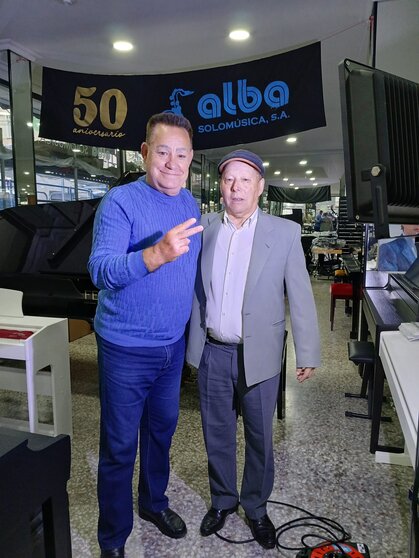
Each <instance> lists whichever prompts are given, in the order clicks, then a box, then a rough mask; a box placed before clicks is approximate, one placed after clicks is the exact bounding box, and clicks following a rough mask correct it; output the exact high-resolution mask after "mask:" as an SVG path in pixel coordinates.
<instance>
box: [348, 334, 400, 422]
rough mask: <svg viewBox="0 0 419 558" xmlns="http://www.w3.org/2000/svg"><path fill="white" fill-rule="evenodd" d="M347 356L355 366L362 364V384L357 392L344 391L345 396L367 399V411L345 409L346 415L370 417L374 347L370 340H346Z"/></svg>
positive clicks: (385, 418) (382, 418) (384, 419)
mask: <svg viewBox="0 0 419 558" xmlns="http://www.w3.org/2000/svg"><path fill="white" fill-rule="evenodd" d="M348 358H349V360H350V361H351V362H353V363H354V364H356V365H357V366H360V365H361V366H362V373H361V377H362V384H361V391H360V392H359V393H348V392H346V393H345V397H352V398H356V399H367V400H368V413H367V414H364V413H353V412H352V411H345V416H346V417H353V418H362V419H370V418H371V417H372V397H371V394H372V387H373V381H374V364H375V349H374V343H372V342H371V341H348ZM381 420H382V421H385V422H387V421H390V420H391V419H390V418H388V417H381Z"/></svg>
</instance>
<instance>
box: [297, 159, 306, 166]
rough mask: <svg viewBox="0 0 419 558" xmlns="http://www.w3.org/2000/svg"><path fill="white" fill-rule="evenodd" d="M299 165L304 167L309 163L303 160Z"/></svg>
mask: <svg viewBox="0 0 419 558" xmlns="http://www.w3.org/2000/svg"><path fill="white" fill-rule="evenodd" d="M298 164H299V165H301V166H302V167H303V166H304V165H306V164H307V161H306V160H305V159H302V160H301V161H300V162H299V163H298Z"/></svg>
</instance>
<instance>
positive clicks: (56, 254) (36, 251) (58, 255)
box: [0, 199, 100, 277]
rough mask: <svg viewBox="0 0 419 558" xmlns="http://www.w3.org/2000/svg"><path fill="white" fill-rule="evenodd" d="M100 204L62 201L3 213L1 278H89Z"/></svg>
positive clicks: (0, 219)
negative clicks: (46, 276) (93, 230)
mask: <svg viewBox="0 0 419 558" xmlns="http://www.w3.org/2000/svg"><path fill="white" fill-rule="evenodd" d="M99 202H100V199H94V200H86V201H74V202H59V203H49V204H42V205H27V206H19V207H12V208H8V209H4V210H3V211H0V253H1V254H2V257H1V259H0V275H1V274H11V273H12V274H13V273H24V274H27V273H31V274H32V273H40V274H45V273H49V274H61V275H76V276H85V277H88V271H87V261H88V258H89V254H90V250H91V243H92V228H93V220H94V215H95V210H96V208H97V206H98V204H99Z"/></svg>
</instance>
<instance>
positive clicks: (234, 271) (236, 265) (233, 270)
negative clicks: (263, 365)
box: [206, 208, 258, 343]
mask: <svg viewBox="0 0 419 558" xmlns="http://www.w3.org/2000/svg"><path fill="white" fill-rule="evenodd" d="M257 218H258V208H256V210H255V211H254V212H253V213H252V215H250V217H248V218H247V219H246V221H245V222H244V223H243V224H242V225H241V227H240V228H239V229H237V228H236V227H235V225H234V224H233V223H232V221H231V219H229V217H228V215H227V213H224V219H223V222H222V224H221V227H220V230H219V232H218V236H217V241H216V245H215V252H214V261H213V265H212V273H211V283H210V291H209V293H208V297H207V316H206V323H207V328H208V334H209V335H211V337H214V338H215V339H218V340H219V341H223V342H224V343H241V342H242V341H243V324H242V307H243V296H244V289H245V286H246V279H247V272H248V269H249V263H250V256H251V253H252V246H253V238H254V236H255V228H256V222H257Z"/></svg>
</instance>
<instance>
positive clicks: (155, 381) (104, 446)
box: [96, 335, 185, 550]
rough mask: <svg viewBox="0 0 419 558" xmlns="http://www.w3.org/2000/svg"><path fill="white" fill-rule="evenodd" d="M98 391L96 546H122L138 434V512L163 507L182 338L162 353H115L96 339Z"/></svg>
mask: <svg viewBox="0 0 419 558" xmlns="http://www.w3.org/2000/svg"><path fill="white" fill-rule="evenodd" d="M96 338H97V345H98V364H99V389H100V404H101V418H100V449H99V468H98V500H99V524H98V540H99V545H100V547H101V548H102V549H105V550H106V549H110V548H118V547H121V546H123V545H124V544H125V541H126V539H127V538H128V536H129V534H130V533H131V531H132V526H133V501H132V478H133V473H134V463H135V459H136V455H137V447H138V432H140V478H139V484H138V505H139V508H140V509H145V510H149V511H152V512H160V511H162V510H164V509H166V508H167V507H168V499H167V497H166V495H165V492H166V488H167V484H168V481H169V450H170V445H171V441H172V436H173V434H174V432H175V429H176V424H177V419H178V415H179V394H180V381H181V375H182V367H183V362H184V355H185V340H184V338H183V337H182V338H181V339H180V340H179V341H177V342H176V343H173V344H172V345H167V346H162V347H121V346H119V345H114V344H113V343H110V342H108V341H106V340H105V339H103V338H101V337H100V336H99V335H96Z"/></svg>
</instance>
